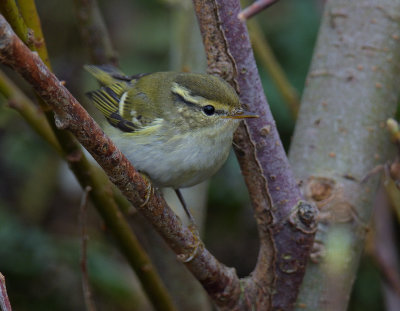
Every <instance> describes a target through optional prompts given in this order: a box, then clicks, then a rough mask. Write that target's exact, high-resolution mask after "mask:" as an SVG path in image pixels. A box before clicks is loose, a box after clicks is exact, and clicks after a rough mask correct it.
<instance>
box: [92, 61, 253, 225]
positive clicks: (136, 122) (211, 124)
mask: <svg viewBox="0 0 400 311" xmlns="http://www.w3.org/2000/svg"><path fill="white" fill-rule="evenodd" d="M85 69H86V70H87V71H88V72H89V73H91V74H92V75H93V76H94V77H95V78H96V79H97V80H98V81H99V82H100V84H101V88H100V89H98V90H95V91H92V92H89V93H87V95H88V97H89V98H90V99H91V101H92V102H93V103H94V105H95V106H96V108H97V109H98V110H99V111H100V112H101V113H102V114H103V115H104V116H105V119H106V120H107V121H108V124H107V123H105V122H104V124H102V127H103V129H104V131H105V133H106V134H107V135H108V136H109V137H110V138H111V139H112V140H113V141H114V143H115V144H116V146H117V147H118V148H119V149H120V150H121V151H122V152H123V153H124V155H125V156H126V157H127V158H128V160H129V161H130V162H131V163H132V164H133V166H134V167H135V168H136V169H137V170H138V171H140V172H141V173H144V174H145V175H146V176H148V177H149V178H150V180H151V181H152V182H153V183H154V185H156V186H157V187H172V188H173V189H174V190H175V191H176V193H177V195H178V197H179V199H180V200H181V203H182V205H183V207H184V209H185V211H186V213H187V214H188V216H189V218H190V219H191V220H193V218H192V217H191V215H190V213H189V212H188V210H187V208H186V205H185V204H184V201H183V198H182V196H181V194H180V192H179V189H180V188H184V187H190V186H193V185H196V184H198V183H200V182H202V181H204V180H206V179H207V178H209V177H210V176H212V175H213V174H215V173H216V172H217V171H218V170H219V169H220V167H221V166H222V164H223V163H224V162H225V161H226V159H227V157H228V154H229V151H230V148H231V145H232V139H233V133H234V131H235V130H236V128H237V127H238V125H239V122H240V120H241V119H244V118H254V117H257V116H256V115H255V114H254V113H249V112H246V111H244V110H243V109H242V107H241V104H240V100H239V97H238V96H237V94H236V92H235V90H234V89H233V88H232V87H231V86H230V85H229V84H228V83H226V82H225V81H224V80H222V79H221V78H219V77H216V76H212V75H207V74H198V73H180V72H156V73H150V74H139V75H133V76H126V75H124V74H123V73H122V72H120V71H119V70H118V69H117V68H115V67H112V66H108V65H106V66H93V65H87V66H85Z"/></svg>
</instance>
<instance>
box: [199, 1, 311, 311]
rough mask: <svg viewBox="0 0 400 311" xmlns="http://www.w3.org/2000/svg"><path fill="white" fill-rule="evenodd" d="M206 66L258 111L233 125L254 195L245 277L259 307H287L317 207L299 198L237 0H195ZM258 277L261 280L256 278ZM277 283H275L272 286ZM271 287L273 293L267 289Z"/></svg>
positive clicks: (307, 248) (302, 267)
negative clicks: (251, 261) (253, 250)
mask: <svg viewBox="0 0 400 311" xmlns="http://www.w3.org/2000/svg"><path fill="white" fill-rule="evenodd" d="M194 4H195V9H196V12H197V17H198V20H199V24H200V29H201V32H202V35H203V43H204V45H205V49H206V52H207V58H208V66H209V72H210V73H213V74H218V75H220V76H221V77H223V78H224V79H226V80H227V81H228V82H229V83H231V84H232V85H233V86H234V87H235V88H236V90H237V91H238V92H239V94H240V98H241V101H242V103H244V104H245V105H247V106H248V107H249V110H251V111H253V112H256V113H257V114H258V115H259V116H260V118H258V119H255V120H249V121H246V122H244V123H243V124H242V125H241V126H240V127H239V129H238V130H237V132H236V133H235V138H234V140H235V151H236V156H237V158H238V160H239V163H240V166H241V169H242V173H243V176H244V178H245V181H246V184H247V187H248V190H249V193H250V197H251V200H252V203H253V208H254V213H255V217H256V220H257V225H258V231H259V236H260V252H259V257H258V262H257V265H256V267H255V270H254V273H253V274H252V277H251V279H248V280H247V281H248V283H247V284H248V285H249V286H250V287H252V286H256V287H257V286H259V287H258V289H254V290H251V291H250V292H252V293H257V291H259V293H258V294H256V296H254V297H251V298H252V299H254V300H255V298H256V297H257V299H258V301H257V304H258V306H259V307H260V308H262V307H264V308H271V307H273V308H282V309H289V308H290V307H291V306H292V305H293V303H294V301H295V299H296V295H297V291H298V287H299V285H300V283H301V280H302V277H303V274H304V270H305V265H306V261H307V257H308V253H309V251H310V249H311V245H312V241H313V233H314V228H315V213H316V210H315V209H314V208H313V207H312V206H310V205H308V204H305V203H302V202H301V200H302V196H301V194H300V190H299V188H298V186H297V184H296V181H295V179H294V176H293V173H292V171H291V169H290V167H289V162H288V160H287V157H286V155H285V152H284V149H283V147H282V143H281V141H280V139H279V135H278V132H277V129H276V126H275V121H274V120H273V118H272V115H271V111H270V109H269V107H268V104H267V101H266V98H265V95H264V93H263V90H262V86H261V82H260V78H259V75H258V72H257V68H256V64H255V61H254V57H253V53H252V50H251V45H250V41H249V36H248V33H247V30H246V26H245V24H244V23H242V22H241V21H240V20H239V19H238V18H237V15H238V13H239V12H240V6H239V1H236V0H230V1H221V0H216V1H212V0H208V1H206V0H194ZM255 284H256V285H255ZM271 289H273V290H271ZM269 293H272V294H269Z"/></svg>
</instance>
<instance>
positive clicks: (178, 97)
mask: <svg viewBox="0 0 400 311" xmlns="http://www.w3.org/2000/svg"><path fill="white" fill-rule="evenodd" d="M172 93H173V94H174V95H175V96H176V98H177V99H178V100H179V101H180V102H182V103H185V104H186V105H188V106H191V107H196V108H198V109H200V110H203V109H204V107H205V106H202V105H199V104H198V103H194V102H191V101H189V100H187V99H185V98H184V97H183V96H182V95H180V94H177V93H174V92H172ZM206 106H211V105H206ZM213 114H218V115H226V112H225V111H224V110H219V109H215V110H214V113H213Z"/></svg>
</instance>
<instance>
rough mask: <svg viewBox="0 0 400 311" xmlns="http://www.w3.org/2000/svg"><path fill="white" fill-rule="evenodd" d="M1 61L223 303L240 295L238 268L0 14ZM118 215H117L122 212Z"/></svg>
mask: <svg viewBox="0 0 400 311" xmlns="http://www.w3.org/2000/svg"><path fill="white" fill-rule="evenodd" d="M0 61H1V62H2V63H4V64H6V65H8V66H10V67H12V68H13V69H14V70H16V71H17V72H19V73H20V74H21V75H22V76H23V77H24V78H25V79H26V80H27V81H28V82H29V83H31V84H32V86H33V87H34V89H35V90H36V92H37V93H38V94H39V95H40V97H41V98H42V99H44V100H45V101H46V103H47V104H48V105H49V106H51V107H52V108H53V110H54V112H55V114H56V124H57V126H58V127H59V128H62V129H68V130H69V131H71V132H72V133H73V134H74V135H75V136H76V138H77V139H78V140H79V141H80V143H81V144H82V145H83V146H84V147H85V148H86V149H87V150H88V151H89V152H90V153H91V154H92V156H93V157H94V158H95V159H96V160H97V162H98V163H99V164H100V165H101V166H102V168H103V169H104V170H105V171H106V173H107V174H108V176H109V177H110V179H111V181H112V182H113V183H115V184H116V185H117V186H118V188H119V189H120V190H121V191H122V192H123V193H124V195H125V196H126V197H127V198H128V199H129V200H130V201H131V203H132V204H133V205H134V206H136V207H137V208H138V209H139V210H140V211H141V212H142V213H143V215H144V216H145V217H146V218H147V219H148V220H149V222H150V223H152V224H153V226H154V227H155V229H156V230H157V231H158V232H159V233H160V234H161V235H162V236H163V238H164V239H165V240H166V241H167V243H168V244H169V245H170V246H171V248H172V249H173V250H174V251H175V252H176V253H177V254H179V258H181V259H182V260H183V261H184V262H185V264H186V266H187V267H188V268H189V269H190V270H191V271H192V273H193V274H194V275H195V276H196V277H197V279H198V280H199V281H200V282H201V283H202V285H203V286H204V288H205V289H206V290H207V291H208V293H209V294H210V295H211V297H212V298H213V299H214V300H215V302H216V303H217V304H219V305H229V304H231V303H232V301H231V300H229V299H228V298H229V297H238V295H239V292H240V284H239V280H238V278H237V276H236V274H235V273H234V270H233V269H230V268H227V267H225V266H223V265H222V264H221V263H220V262H218V261H217V260H216V259H215V258H214V257H213V256H212V255H211V254H210V253H209V252H208V251H207V250H206V249H205V248H204V246H203V244H202V242H201V241H199V240H198V239H197V237H196V236H195V235H194V234H193V233H192V232H191V231H190V230H189V229H188V228H186V227H184V226H183V225H182V223H181V221H180V220H179V218H178V217H176V215H175V214H174V213H173V212H172V211H171V209H170V208H169V207H168V206H167V205H166V203H165V201H164V199H163V198H162V197H161V196H160V194H159V193H158V192H157V191H156V192H155V193H154V195H151V196H150V198H149V199H148V200H146V196H147V194H148V184H147V182H146V181H145V180H144V179H143V178H142V177H141V175H140V174H139V173H138V172H137V171H136V170H135V169H134V168H133V166H132V165H131V164H130V162H129V161H128V160H127V159H126V158H125V157H124V156H123V155H122V153H121V152H120V151H119V150H118V149H117V148H116V147H115V145H114V144H113V142H112V141H111V140H110V139H109V138H108V137H107V136H105V134H104V133H103V131H102V130H101V129H100V127H99V126H98V125H97V124H96V123H95V122H94V121H93V119H92V118H91V117H90V116H89V115H88V114H87V112H86V111H85V110H84V109H83V108H82V106H81V105H80V104H79V103H78V102H77V100H76V99H75V98H74V97H73V96H72V95H71V94H70V93H69V92H68V90H67V89H66V88H65V87H64V86H63V85H62V84H61V83H60V81H58V80H57V78H56V77H55V76H54V75H53V74H52V73H51V72H50V71H49V70H48V69H47V68H46V67H45V66H44V64H43V63H42V61H41V60H40V59H39V58H38V57H37V56H36V55H35V54H34V53H32V52H31V51H30V50H29V49H28V48H27V47H26V46H25V45H23V43H22V42H21V41H20V40H19V39H18V37H17V36H16V35H15V34H14V33H13V31H12V29H11V28H10V26H9V25H8V24H7V22H6V21H5V19H4V18H3V17H2V16H0ZM117 217H118V215H117Z"/></svg>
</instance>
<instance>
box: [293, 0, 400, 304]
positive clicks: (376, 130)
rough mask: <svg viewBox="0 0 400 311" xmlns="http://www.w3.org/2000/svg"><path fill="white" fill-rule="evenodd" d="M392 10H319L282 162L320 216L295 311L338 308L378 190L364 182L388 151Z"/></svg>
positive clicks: (395, 80)
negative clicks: (310, 55) (314, 41)
mask: <svg viewBox="0 0 400 311" xmlns="http://www.w3.org/2000/svg"><path fill="white" fill-rule="evenodd" d="M398 12H400V2H399V1H393V0H384V1H380V2H379V4H377V2H376V1H372V0H360V1H347V0H329V1H327V3H326V7H325V11H324V14H323V19H322V24H321V29H320V33H319V36H318V41H317V44H316V48H315V52H314V57H313V61H312V65H311V69H310V72H309V74H308V78H307V87H306V89H305V91H304V95H303V98H302V104H301V108H300V113H299V119H298V122H297V124H296V129H295V134H294V138H293V143H292V147H291V150H290V157H289V158H290V161H291V163H292V164H293V168H294V171H295V174H296V176H297V177H298V178H300V179H301V180H302V181H303V189H304V193H305V195H306V199H309V200H313V201H314V202H315V203H316V204H317V206H318V208H319V210H320V222H319V231H318V233H317V236H316V242H315V243H314V252H313V254H312V258H313V262H309V264H308V267H307V272H306V276H305V279H304V282H303V284H302V287H301V292H300V295H299V298H298V304H297V305H298V310H346V307H347V304H348V300H349V297H350V293H351V288H352V285H353V282H354V278H355V275H356V271H357V266H358V263H359V258H360V254H361V252H362V249H363V241H364V237H365V233H366V230H368V225H369V223H370V219H371V212H372V206H373V204H372V200H373V197H374V195H375V192H376V190H377V185H378V176H377V174H370V176H369V178H368V179H367V180H366V181H364V182H363V179H364V178H365V177H366V176H367V175H369V173H370V172H371V171H372V170H373V169H374V168H375V167H376V166H377V165H379V164H383V163H384V162H385V161H386V160H387V159H388V158H389V157H390V154H391V152H392V151H393V150H394V148H393V146H392V145H391V144H390V141H389V135H388V134H387V133H386V132H385V121H386V119H387V118H388V117H390V116H393V114H394V112H395V109H396V105H397V101H398V95H399V82H400V75H399V60H400V59H399V58H400V40H399V38H400V28H399V27H398V22H399V17H400V16H399V14H398Z"/></svg>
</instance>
